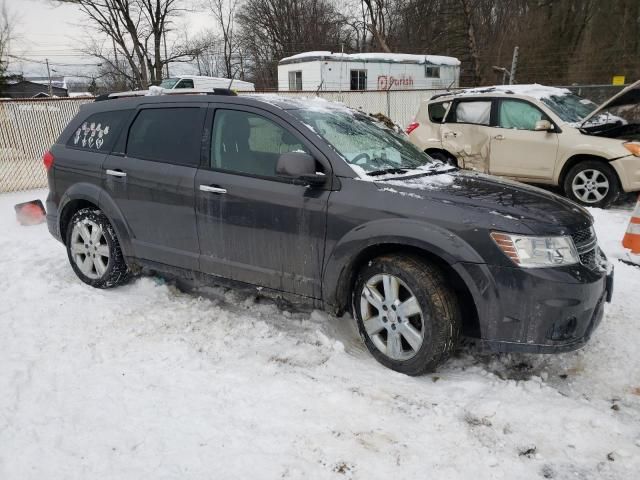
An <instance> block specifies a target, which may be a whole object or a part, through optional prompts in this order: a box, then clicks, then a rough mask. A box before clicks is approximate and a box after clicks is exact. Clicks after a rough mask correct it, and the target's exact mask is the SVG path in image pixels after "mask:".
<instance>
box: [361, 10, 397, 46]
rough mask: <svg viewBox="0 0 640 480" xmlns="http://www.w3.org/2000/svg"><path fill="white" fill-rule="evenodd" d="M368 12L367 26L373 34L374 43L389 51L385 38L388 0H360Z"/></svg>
mask: <svg viewBox="0 0 640 480" xmlns="http://www.w3.org/2000/svg"><path fill="white" fill-rule="evenodd" d="M362 3H363V4H364V6H365V7H366V11H367V13H368V23H367V28H368V29H369V31H370V32H371V35H373V38H374V39H375V41H376V43H377V44H378V46H379V47H380V49H381V50H382V51H384V52H391V49H390V48H389V45H388V44H387V40H386V30H387V29H386V24H387V22H388V20H389V14H388V11H389V3H390V2H389V1H388V0H362Z"/></svg>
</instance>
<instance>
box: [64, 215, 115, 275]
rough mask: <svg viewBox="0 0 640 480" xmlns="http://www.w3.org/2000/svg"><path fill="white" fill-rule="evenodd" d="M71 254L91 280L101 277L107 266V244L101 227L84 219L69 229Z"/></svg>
mask: <svg viewBox="0 0 640 480" xmlns="http://www.w3.org/2000/svg"><path fill="white" fill-rule="evenodd" d="M70 248H71V255H72V257H73V261H74V262H75V264H76V265H77V266H78V268H79V269H80V271H81V272H82V273H83V274H84V275H86V276H87V277H88V278H90V279H92V280H96V279H98V278H101V277H102V276H103V275H104V273H105V272H106V271H107V267H108V266H109V256H110V255H109V254H110V252H109V244H108V243H107V240H106V238H105V236H104V231H103V230H102V227H101V226H100V225H98V224H97V223H95V222H93V221H91V220H88V219H84V220H82V221H80V222H78V223H76V224H75V225H74V226H73V230H72V231H71V246H70Z"/></svg>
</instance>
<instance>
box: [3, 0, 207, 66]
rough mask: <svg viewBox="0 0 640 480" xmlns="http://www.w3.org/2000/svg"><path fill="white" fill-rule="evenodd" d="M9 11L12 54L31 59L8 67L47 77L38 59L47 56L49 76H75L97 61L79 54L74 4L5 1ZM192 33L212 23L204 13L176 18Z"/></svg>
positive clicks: (81, 19)
mask: <svg viewBox="0 0 640 480" xmlns="http://www.w3.org/2000/svg"><path fill="white" fill-rule="evenodd" d="M1 1H2V0H0V2H1ZM4 2H5V4H6V5H7V7H8V9H9V12H10V13H11V14H13V15H14V16H15V17H16V21H15V30H16V32H15V33H16V40H15V41H14V42H13V43H12V44H11V54H12V55H16V56H20V57H23V58H26V59H28V60H30V61H20V60H13V61H12V63H11V64H10V69H11V71H12V72H14V73H24V75H26V76H33V75H41V76H46V74H47V68H46V66H44V65H43V64H41V63H39V62H44V60H45V59H46V58H48V59H49V63H50V65H51V67H52V68H53V69H54V70H55V72H52V75H74V74H78V73H83V72H86V73H88V72H87V70H89V69H91V68H95V67H92V66H91V65H92V64H93V65H95V63H97V60H96V59H94V58H92V57H90V56H87V55H85V54H83V53H82V51H81V49H82V45H83V40H82V39H83V37H84V36H85V35H86V33H85V29H84V28H83V27H82V25H83V24H86V23H85V17H84V16H83V15H82V13H81V12H80V10H79V8H78V7H77V6H74V5H58V6H54V2H52V1H50V0H4ZM179 22H180V24H182V25H186V26H188V28H189V31H190V32H191V33H195V32H198V31H200V30H202V29H204V28H205V26H206V25H207V24H208V23H209V22H211V20H210V17H209V18H208V16H207V15H206V14H204V13H199V14H187V15H185V16H184V17H183V18H181V19H180V20H179Z"/></svg>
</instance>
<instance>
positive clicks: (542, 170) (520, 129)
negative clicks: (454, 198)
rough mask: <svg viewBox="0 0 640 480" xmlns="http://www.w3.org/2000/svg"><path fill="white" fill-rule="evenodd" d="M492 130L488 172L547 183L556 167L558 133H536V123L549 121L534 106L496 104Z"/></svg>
mask: <svg viewBox="0 0 640 480" xmlns="http://www.w3.org/2000/svg"><path fill="white" fill-rule="evenodd" d="M497 113H498V119H497V125H496V128H492V129H491V130H492V132H491V159H490V164H489V171H490V173H492V174H494V175H505V176H509V177H516V178H529V179H538V178H539V179H541V180H550V179H552V178H553V171H554V169H555V165H556V155H557V153H558V134H557V133H555V132H553V131H551V132H547V131H536V130H534V129H535V126H536V122H538V121H539V120H549V121H550V119H549V117H548V116H547V115H545V113H544V112H542V110H540V109H539V108H538V107H536V106H535V105H533V104H531V103H529V102H527V101H524V100H516V99H502V100H500V102H499V105H498V109H497Z"/></svg>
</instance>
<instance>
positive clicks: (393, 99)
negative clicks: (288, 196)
mask: <svg viewBox="0 0 640 480" xmlns="http://www.w3.org/2000/svg"><path fill="white" fill-rule="evenodd" d="M567 88H570V89H571V90H573V91H574V92H575V93H578V94H580V95H582V96H585V97H587V98H590V99H592V100H593V101H595V102H596V103H600V102H602V101H603V100H605V99H606V98H608V97H610V96H612V95H613V94H615V93H616V92H617V91H619V90H620V88H622V87H612V86H610V85H590V86H574V85H572V86H569V87H567ZM445 92H446V90H391V91H363V92H353V91H345V92H327V91H319V92H273V93H276V94H278V95H282V96H287V97H315V96H319V97H322V98H325V99H326V100H329V101H335V102H342V103H344V104H345V105H347V106H349V107H352V108H355V109H358V110H362V111H363V112H366V113H372V114H375V113H382V114H384V115H386V116H387V117H389V118H390V119H392V120H393V121H394V122H396V123H397V124H399V125H401V126H402V127H406V126H407V125H408V124H409V123H410V122H411V121H412V120H413V118H414V116H415V114H416V112H417V110H418V107H419V105H420V102H421V101H423V100H427V99H429V98H431V97H432V96H433V95H437V94H440V93H445ZM88 102H93V99H92V98H52V99H28V100H27V99H25V100H0V192H12V191H16V190H28V189H31V188H41V187H45V186H46V185H47V176H46V172H45V170H44V167H43V165H42V160H41V159H42V155H43V154H44V152H45V151H46V150H47V149H48V148H49V147H50V146H51V145H52V144H53V143H54V142H55V141H56V140H57V138H58V136H59V135H60V133H61V132H62V130H63V129H64V127H65V126H66V125H67V123H69V121H70V120H71V119H72V118H73V117H74V116H75V115H76V113H78V110H79V109H80V106H81V105H82V104H84V103H88Z"/></svg>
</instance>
